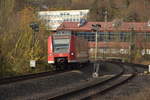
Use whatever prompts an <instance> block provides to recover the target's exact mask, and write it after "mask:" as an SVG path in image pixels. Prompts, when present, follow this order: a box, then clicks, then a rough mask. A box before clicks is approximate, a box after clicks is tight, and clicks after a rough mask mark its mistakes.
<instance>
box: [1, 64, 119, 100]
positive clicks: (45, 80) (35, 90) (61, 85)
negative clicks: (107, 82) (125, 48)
mask: <svg viewBox="0 0 150 100" xmlns="http://www.w3.org/2000/svg"><path fill="white" fill-rule="evenodd" d="M110 66H111V67H110ZM92 71H93V67H91V66H90V65H88V66H87V67H85V68H82V69H81V70H72V71H68V72H65V73H61V74H57V75H53V76H46V77H41V78H36V79H32V80H25V81H21V82H16V83H12V84H6V85H1V86H0V100H37V99H38V100H39V98H40V100H42V99H43V100H45V98H44V96H47V95H50V94H53V93H54V92H59V91H63V89H65V88H67V86H70V85H71V84H75V83H79V82H83V81H88V80H89V79H91V75H92ZM117 71H119V69H118V68H117V67H116V65H113V64H105V65H104V64H102V65H101V67H100V75H106V74H107V75H108V74H116V73H117ZM72 87H74V86H72Z"/></svg>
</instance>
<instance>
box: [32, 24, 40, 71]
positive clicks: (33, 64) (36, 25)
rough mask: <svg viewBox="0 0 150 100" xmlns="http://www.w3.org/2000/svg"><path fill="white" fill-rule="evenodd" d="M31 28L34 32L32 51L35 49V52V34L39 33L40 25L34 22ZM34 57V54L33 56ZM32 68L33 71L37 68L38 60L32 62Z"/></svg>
mask: <svg viewBox="0 0 150 100" xmlns="http://www.w3.org/2000/svg"><path fill="white" fill-rule="evenodd" d="M30 27H31V28H32V30H33V34H32V35H33V36H32V49H33V51H34V48H33V47H34V45H35V32H39V24H38V23H36V22H32V23H31V24H30ZM33 56H34V54H33ZM30 67H31V68H32V69H34V68H35V67H36V60H33V59H32V60H30Z"/></svg>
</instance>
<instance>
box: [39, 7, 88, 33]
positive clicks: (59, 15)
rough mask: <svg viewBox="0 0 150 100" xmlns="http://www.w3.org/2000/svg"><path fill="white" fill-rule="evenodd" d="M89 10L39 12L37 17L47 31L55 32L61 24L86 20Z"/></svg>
mask: <svg viewBox="0 0 150 100" xmlns="http://www.w3.org/2000/svg"><path fill="white" fill-rule="evenodd" d="M88 13H89V10H88V9H85V10H63V11H39V12H38V16H39V18H40V19H42V20H43V21H44V22H45V24H46V26H47V29H48V30H56V29H57V28H58V27H59V26H60V24H61V23H63V22H80V21H81V20H82V19H87V16H88Z"/></svg>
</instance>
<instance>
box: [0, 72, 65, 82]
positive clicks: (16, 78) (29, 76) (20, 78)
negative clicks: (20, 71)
mask: <svg viewBox="0 0 150 100" xmlns="http://www.w3.org/2000/svg"><path fill="white" fill-rule="evenodd" d="M63 72H65V71H48V72H41V73H35V74H26V75H21V76H14V77H7V78H1V79H0V85H3V84H10V83H14V82H18V81H24V80H29V79H35V78H39V77H45V76H49V75H55V74H59V73H63Z"/></svg>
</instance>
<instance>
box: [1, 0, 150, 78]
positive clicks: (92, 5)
mask: <svg viewBox="0 0 150 100" xmlns="http://www.w3.org/2000/svg"><path fill="white" fill-rule="evenodd" d="M149 4H150V1H149V0H138V1H137V0H0V15H1V16H0V76H1V77H3V76H10V75H14V74H20V73H21V74H22V73H30V72H39V71H45V64H47V62H46V61H47V60H46V58H47V56H46V54H47V49H46V47H47V43H46V41H47V36H48V35H49V34H50V33H49V32H46V31H45V27H44V26H43V24H42V23H41V22H40V21H39V20H38V18H37V17H36V11H38V10H61V9H63V10H64V9H90V11H91V12H90V14H89V20H90V21H104V11H105V10H106V8H107V10H108V19H109V21H112V20H113V19H116V18H119V19H120V18H121V19H123V21H148V19H149V17H150V12H149V10H150V6H149ZM33 21H35V22H37V23H39V24H40V32H37V33H36V40H35V45H34V46H33V30H31V28H30V27H29V25H30V24H31V22H33ZM30 59H35V60H37V61H38V62H40V65H38V66H42V67H38V68H37V69H36V70H34V71H32V70H31V69H30V68H29V60H30ZM44 62H45V63H44ZM43 66H44V67H43Z"/></svg>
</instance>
